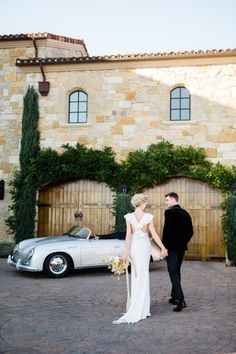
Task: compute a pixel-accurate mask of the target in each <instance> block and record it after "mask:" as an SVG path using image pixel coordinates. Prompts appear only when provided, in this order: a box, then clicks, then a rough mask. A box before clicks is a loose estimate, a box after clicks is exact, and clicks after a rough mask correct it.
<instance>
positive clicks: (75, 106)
mask: <svg viewBox="0 0 236 354" xmlns="http://www.w3.org/2000/svg"><path fill="white" fill-rule="evenodd" d="M87 115H88V95H87V93H85V92H84V91H74V92H72V93H71V94H70V96H69V119H68V121H69V123H87Z"/></svg>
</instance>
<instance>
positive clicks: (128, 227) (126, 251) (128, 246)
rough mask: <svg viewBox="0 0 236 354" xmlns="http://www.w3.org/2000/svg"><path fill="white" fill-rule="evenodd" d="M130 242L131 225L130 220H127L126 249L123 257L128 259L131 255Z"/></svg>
mask: <svg viewBox="0 0 236 354" xmlns="http://www.w3.org/2000/svg"><path fill="white" fill-rule="evenodd" d="M130 243H131V225H130V223H129V221H127V220H126V237H125V250H124V256H123V259H124V260H125V261H126V260H127V258H128V256H129V250H130Z"/></svg>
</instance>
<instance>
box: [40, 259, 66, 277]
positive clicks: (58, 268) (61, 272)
mask: <svg viewBox="0 0 236 354" xmlns="http://www.w3.org/2000/svg"><path fill="white" fill-rule="evenodd" d="M70 268H71V261H70V258H69V257H68V256H67V255H66V254H62V253H54V254H50V255H49V256H48V257H47V258H46V260H45V262H44V270H45V272H46V273H47V274H48V275H49V276H50V277H51V278H62V277H65V276H66V275H67V274H68V273H69V271H70Z"/></svg>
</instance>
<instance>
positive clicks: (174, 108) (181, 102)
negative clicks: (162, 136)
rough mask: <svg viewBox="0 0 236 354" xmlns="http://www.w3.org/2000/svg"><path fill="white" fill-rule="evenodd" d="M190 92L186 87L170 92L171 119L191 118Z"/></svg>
mask: <svg viewBox="0 0 236 354" xmlns="http://www.w3.org/2000/svg"><path fill="white" fill-rule="evenodd" d="M190 104H191V102H190V93H189V91H188V90H187V89H186V88H185V87H176V88H174V89H173V90H172V91H171V92H170V120H190Z"/></svg>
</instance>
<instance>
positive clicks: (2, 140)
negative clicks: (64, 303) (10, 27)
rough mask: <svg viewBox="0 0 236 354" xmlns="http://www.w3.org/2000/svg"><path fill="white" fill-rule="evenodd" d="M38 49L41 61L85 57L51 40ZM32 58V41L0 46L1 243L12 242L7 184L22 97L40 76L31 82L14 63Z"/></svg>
mask: <svg viewBox="0 0 236 354" xmlns="http://www.w3.org/2000/svg"><path fill="white" fill-rule="evenodd" d="M37 46H38V55H39V56H41V57H44V56H54V55H58V56H73V55H77V56H80V55H85V54H86V53H85V51H84V48H83V46H81V45H78V44H72V43H61V42H59V41H55V40H51V39H43V40H37ZM34 55H35V49H34V46H33V43H32V41H29V40H28V41H10V42H0V180H1V179H3V180H4V181H5V182H6V183H5V198H4V200H0V240H1V239H5V238H6V239H9V238H10V239H11V237H9V236H6V235H5V230H6V226H5V223H4V219H6V218H7V217H8V205H9V204H10V196H9V193H8V190H9V181H10V180H11V178H12V172H13V170H14V169H15V168H17V167H18V164H19V149H20V139H21V119H22V111H23V96H24V94H25V92H26V90H27V87H28V85H32V84H33V85H34V86H35V88H36V90H37V89H38V81H42V75H41V73H40V74H38V75H36V77H35V79H34V80H31V78H30V77H29V76H27V75H26V74H25V73H23V72H22V71H21V70H20V69H19V68H18V67H17V66H16V65H15V63H16V59H17V58H28V57H34ZM35 80H36V81H35ZM43 114H44V113H43ZM3 235H5V236H3Z"/></svg>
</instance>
